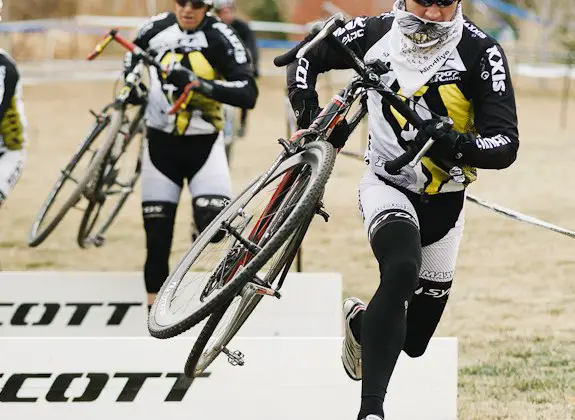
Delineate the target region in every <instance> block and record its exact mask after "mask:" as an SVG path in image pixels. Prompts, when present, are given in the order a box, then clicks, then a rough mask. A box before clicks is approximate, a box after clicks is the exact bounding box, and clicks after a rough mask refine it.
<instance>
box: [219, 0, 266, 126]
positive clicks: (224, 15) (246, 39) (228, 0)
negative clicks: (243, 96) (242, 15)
mask: <svg viewBox="0 0 575 420" xmlns="http://www.w3.org/2000/svg"><path fill="white" fill-rule="evenodd" d="M214 9H215V12H216V14H217V16H218V17H219V18H220V19H221V20H222V22H224V23H225V24H226V25H228V26H230V27H232V28H233V29H234V31H236V33H237V35H238V36H239V37H240V39H241V40H242V41H243V43H244V45H245V46H246V48H247V49H248V51H249V52H250V54H251V56H252V63H253V66H254V77H255V78H256V79H258V78H259V52H258V47H257V45H256V37H255V34H254V32H253V31H252V29H251V28H250V26H249V25H248V23H247V22H245V21H244V20H242V19H239V18H238V17H237V16H236V2H235V0H215V2H214ZM247 118H248V110H247V109H242V111H241V117H240V126H239V128H238V136H239V137H243V136H244V135H245V132H246V124H247Z"/></svg>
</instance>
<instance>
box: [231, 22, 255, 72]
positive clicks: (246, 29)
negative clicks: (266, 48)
mask: <svg viewBox="0 0 575 420" xmlns="http://www.w3.org/2000/svg"><path fill="white" fill-rule="evenodd" d="M236 22H237V26H236V27H235V29H236V32H237V33H238V35H239V36H240V38H241V39H242V41H243V43H244V44H245V46H246V48H247V49H248V51H249V52H250V55H251V58H252V64H253V68H254V76H255V77H256V78H257V77H258V76H259V51H258V47H257V43H256V36H255V34H254V31H252V29H251V28H250V26H249V25H248V24H247V23H246V22H244V21H241V20H236Z"/></svg>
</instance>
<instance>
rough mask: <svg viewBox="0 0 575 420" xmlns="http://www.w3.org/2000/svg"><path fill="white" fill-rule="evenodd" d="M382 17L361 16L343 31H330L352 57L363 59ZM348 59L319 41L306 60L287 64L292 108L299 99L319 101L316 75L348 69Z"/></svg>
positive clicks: (376, 36)
mask: <svg viewBox="0 0 575 420" xmlns="http://www.w3.org/2000/svg"><path fill="white" fill-rule="evenodd" d="M381 26H382V25H381V17H366V16H360V17H356V18H354V19H351V20H349V21H348V22H347V23H346V25H345V26H344V27H343V28H339V29H337V30H335V31H334V32H333V35H334V36H335V37H336V38H338V39H339V40H340V41H341V42H342V43H343V44H345V45H347V46H348V47H349V48H350V49H351V50H352V51H353V52H354V53H355V54H357V55H358V56H359V57H360V58H363V57H364V56H365V54H366V53H367V50H368V49H369V47H371V45H372V44H373V43H374V39H375V38H377V39H379V38H380V37H381V36H383V35H384V34H383V33H377V32H378V31H380V30H381V29H382V27H381ZM349 68H351V65H350V63H349V60H348V59H347V58H346V57H344V56H342V55H341V53H340V52H338V51H336V50H334V49H333V48H332V47H331V46H330V45H329V44H328V43H327V42H325V41H324V42H321V43H320V44H318V45H317V46H315V47H314V48H312V49H311V50H310V51H309V52H308V53H307V54H306V56H305V57H302V58H300V59H299V60H297V61H294V62H293V63H291V64H289V65H288V67H287V86H288V95H289V99H290V102H291V103H292V106H297V104H298V102H300V101H301V100H308V101H311V102H314V101H315V102H316V104H317V101H318V94H317V92H316V90H315V86H316V83H317V77H318V76H319V74H321V73H324V72H326V71H329V70H335V69H339V70H343V69H349Z"/></svg>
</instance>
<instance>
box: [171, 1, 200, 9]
mask: <svg viewBox="0 0 575 420" xmlns="http://www.w3.org/2000/svg"><path fill="white" fill-rule="evenodd" d="M176 3H177V4H178V6H180V7H186V4H188V3H190V4H191V5H192V9H202V8H204V7H206V3H204V2H198V1H193V0H176Z"/></svg>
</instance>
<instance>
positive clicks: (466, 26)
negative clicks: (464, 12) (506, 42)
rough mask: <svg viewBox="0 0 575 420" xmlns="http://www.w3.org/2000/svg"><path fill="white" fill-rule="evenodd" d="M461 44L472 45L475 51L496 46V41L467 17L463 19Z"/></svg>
mask: <svg viewBox="0 0 575 420" xmlns="http://www.w3.org/2000/svg"><path fill="white" fill-rule="evenodd" d="M462 42H465V43H467V44H472V45H473V47H474V48H476V49H482V47H489V46H493V45H495V44H497V40H496V39H495V38H493V37H492V36H491V35H489V34H488V33H486V32H485V31H484V30H483V29H481V28H480V27H479V26H477V24H475V22H473V21H472V20H470V19H469V18H467V17H464V19H463V34H462Z"/></svg>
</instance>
